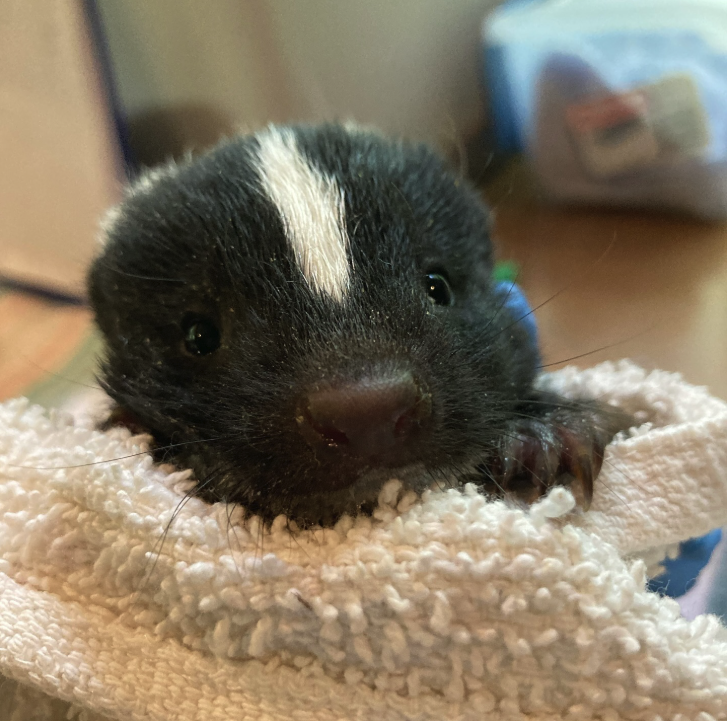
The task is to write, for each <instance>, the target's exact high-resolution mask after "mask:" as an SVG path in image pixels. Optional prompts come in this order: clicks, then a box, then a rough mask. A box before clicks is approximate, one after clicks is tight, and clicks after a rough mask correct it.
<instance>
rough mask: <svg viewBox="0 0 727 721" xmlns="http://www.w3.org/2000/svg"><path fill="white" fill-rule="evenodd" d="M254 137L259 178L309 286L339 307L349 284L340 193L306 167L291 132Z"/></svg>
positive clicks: (328, 180)
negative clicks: (338, 303) (279, 218)
mask: <svg viewBox="0 0 727 721" xmlns="http://www.w3.org/2000/svg"><path fill="white" fill-rule="evenodd" d="M257 137H258V142H259V149H258V172H259V173H260V178H261V180H262V184H263V188H264V190H265V193H266V194H267V195H268V197H269V198H270V199H271V200H272V201H273V203H274V204H275V207H276V208H277V209H278V212H279V213H280V216H281V218H282V219H283V224H284V226H285V234H286V237H287V239H288V243H289V244H290V246H291V248H292V249H293V252H294V253H295V258H296V260H297V262H298V266H299V267H300V269H301V272H302V273H303V276H304V277H305V279H306V281H307V282H308V285H310V287H311V288H313V289H314V290H315V291H317V292H319V293H326V294H327V295H329V296H330V297H331V298H333V299H334V300H336V301H339V302H341V301H342V300H343V298H344V296H345V295H346V293H347V291H348V288H349V283H350V279H351V268H350V265H349V261H348V247H349V239H348V234H347V233H346V217H345V209H344V208H345V206H344V201H343V191H342V190H341V189H340V188H339V186H338V183H337V182H336V180H335V178H332V177H330V176H328V175H324V174H323V173H321V172H320V171H319V170H317V169H316V168H313V167H311V165H310V163H308V162H307V161H306V159H305V157H304V156H303V155H302V153H301V152H300V151H299V149H298V147H297V143H296V138H295V135H294V133H293V132H292V131H291V130H287V129H281V128H274V127H271V128H268V130H266V131H265V132H263V133H261V134H260V135H258V136H257Z"/></svg>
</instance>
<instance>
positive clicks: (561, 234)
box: [0, 0, 727, 612]
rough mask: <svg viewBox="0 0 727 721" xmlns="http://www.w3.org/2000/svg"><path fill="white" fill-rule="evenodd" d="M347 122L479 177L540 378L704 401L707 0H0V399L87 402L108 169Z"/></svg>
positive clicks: (710, 305)
mask: <svg viewBox="0 0 727 721" xmlns="http://www.w3.org/2000/svg"><path fill="white" fill-rule="evenodd" d="M349 119H353V120H356V121H357V122H359V123H363V124H371V125H375V126H378V127H379V128H381V129H383V130H385V131H387V132H389V133H393V134H396V135H403V136H407V137H410V138H415V139H422V140H425V141H427V142H429V143H431V144H433V145H434V146H436V147H437V148H439V149H440V151H441V152H442V153H443V154H444V155H445V156H446V157H447V158H449V159H450V160H451V162H452V165H453V167H454V168H455V170H456V171H457V172H460V173H462V174H463V175H466V176H467V177H468V178H469V179H470V180H471V182H473V183H475V184H476V185H477V186H478V187H479V188H481V190H482V193H483V196H484V197H485V198H486V199H487V200H488V202H489V203H490V205H491V207H492V208H493V209H494V212H495V219H496V222H495V227H494V236H495V242H496V243H497V248H498V257H499V258H500V259H501V261H507V262H508V263H509V264H508V265H507V266H505V267H507V269H508V271H507V272H508V273H510V275H511V277H517V280H518V283H519V284H521V285H522V286H523V288H524V289H525V291H526V293H527V295H528V296H529V298H530V301H531V303H532V305H533V306H535V307H536V308H537V310H536V316H537V321H538V325H539V329H540V334H541V338H542V342H543V345H544V357H545V363H546V364H547V365H548V367H553V368H555V367H557V366H558V365H560V364H563V363H568V362H573V363H576V364H579V365H583V366H585V365H592V364H594V363H596V362H600V361H603V360H607V359H617V358H622V357H630V358H633V359H634V360H635V361H637V362H638V363H640V364H641V365H644V366H646V367H649V368H657V367H658V368H664V369H667V370H672V371H678V372H680V373H682V374H684V376H685V377H686V378H687V380H689V381H690V382H692V383H696V384H703V385H707V386H709V387H710V389H711V390H712V392H713V393H714V394H715V395H717V396H720V397H722V398H727V224H726V222H725V218H727V2H726V1H725V0H557V1H556V0H550V1H549V0H540V1H538V0H517V1H513V2H496V1H495V0H366V2H353V1H350V2H349V0H210V1H209V2H204V3H203V2H199V1H198V0H95V1H93V0H87V1H86V2H83V1H81V0H3V2H1V3H0V158H1V164H0V400H1V399H4V398H9V397H13V396H16V395H21V394H23V395H28V396H29V397H30V398H31V399H32V400H34V401H37V402H39V403H42V404H44V405H46V406H49V407H55V406H60V407H65V408H70V409H72V410H77V409H79V408H83V407H84V405H86V404H88V403H90V402H91V399H92V398H93V397H94V394H95V393H97V391H95V390H94V386H95V380H94V367H95V366H94V364H95V361H94V358H95V355H96V353H97V352H98V346H99V344H98V339H97V338H96V336H95V334H94V331H93V328H92V323H91V318H90V315H89V312H88V310H87V308H86V307H85V305H84V273H85V268H86V266H87V264H88V262H89V260H90V258H91V257H92V256H93V254H94V252H95V247H96V243H97V227H98V221H99V218H100V217H101V216H102V214H103V211H104V209H105V208H107V207H108V206H110V205H111V204H113V203H114V202H115V200H116V199H117V198H118V197H119V192H120V188H121V187H122V186H123V184H124V182H126V180H127V179H129V178H132V177H133V176H135V175H136V174H137V173H138V172H140V170H141V169H142V168H143V167H145V166H152V165H154V164H156V163H158V162H160V161H163V160H165V159H167V158H169V157H179V156H181V155H183V154H184V153H185V152H187V151H193V152H199V151H201V150H203V149H204V148H206V147H208V146H209V145H211V144H213V143H214V142H215V141H216V140H217V139H218V138H220V137H221V136H223V135H226V134H230V133H233V132H236V131H238V130H252V129H256V128H259V127H260V126H262V125H265V124H266V123H269V122H292V121H318V120H349ZM726 555H727V554H726ZM713 565H714V564H713ZM715 593H717V595H719V593H720V592H719V590H718V591H717V592H715ZM692 595H693V596H695V597H697V596H698V598H696V600H694V601H693V605H692V612H695V609H696V610H700V609H701V608H703V607H704V606H705V604H706V603H708V601H707V600H706V598H707V596H706V595H705V593H702V594H701V595H699V594H694V593H693V594H692ZM722 595H723V598H722V601H721V603H723V607H724V608H725V609H727V599H725V598H724V596H725V595H727V594H725V593H724V592H722ZM715 603H717V601H715ZM700 604H701V605H700ZM687 606H688V604H685V608H686V607H687Z"/></svg>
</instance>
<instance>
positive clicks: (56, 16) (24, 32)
mask: <svg viewBox="0 0 727 721" xmlns="http://www.w3.org/2000/svg"><path fill="white" fill-rule="evenodd" d="M105 102H106V96H105V93H104V91H103V88H102V87H101V84H100V81H99V78H98V75H97V73H96V67H95V63H94V57H93V51H92V48H91V44H90V41H89V37H88V33H87V32H86V28H85V25H84V19H83V16H82V13H81V8H80V3H76V2H68V1H67V0H0V276H3V275H4V276H8V277H10V278H12V279H14V280H20V281H23V282H26V283H31V284H37V285H45V286H48V287H51V288H53V289H55V290H58V291H63V292H66V293H73V294H82V293H83V292H84V275H85V272H86V266H87V264H88V262H89V259H90V257H91V255H92V254H93V252H94V248H95V239H96V232H97V221H98V218H99V216H100V215H101V214H102V212H103V211H104V209H105V208H106V207H108V206H109V205H110V204H111V203H113V202H114V201H115V199H116V197H117V191H118V179H119V170H120V168H119V165H118V163H117V160H118V159H117V155H116V137H115V134H114V130H113V128H112V127H111V124H110V122H109V117H108V115H107V113H106V108H105ZM0 322H2V319H0ZM1 351H2V349H0V352H1Z"/></svg>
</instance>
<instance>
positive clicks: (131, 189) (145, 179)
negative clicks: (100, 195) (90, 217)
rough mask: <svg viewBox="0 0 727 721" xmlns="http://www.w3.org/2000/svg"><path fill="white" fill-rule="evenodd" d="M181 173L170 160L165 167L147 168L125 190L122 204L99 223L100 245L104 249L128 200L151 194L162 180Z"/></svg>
mask: <svg viewBox="0 0 727 721" xmlns="http://www.w3.org/2000/svg"><path fill="white" fill-rule="evenodd" d="M178 171H179V168H178V166H177V164H176V163H175V162H174V160H170V161H168V162H167V163H165V164H164V165H159V166H157V167H156V168H147V169H146V170H144V171H143V172H142V173H141V174H140V175H138V176H137V177H136V178H135V179H134V180H133V181H132V182H131V183H129V185H128V186H127V187H126V188H125V189H124V195H123V198H122V200H121V202H120V203H118V204H117V205H113V206H112V207H110V208H109V209H108V210H107V211H106V213H105V214H104V215H103V217H102V218H101V221H100V223H99V229H100V232H99V234H98V241H99V245H101V247H102V248H103V247H104V246H105V245H106V242H107V241H108V238H109V236H110V235H111V234H112V233H113V231H114V228H115V227H116V225H117V224H118V222H119V220H120V219H121V218H122V217H123V215H124V205H125V202H126V200H128V199H129V198H133V197H134V196H136V195H142V194H144V193H150V192H151V191H152V190H153V189H154V188H155V187H156V185H157V184H158V183H159V181H160V180H161V179H162V178H171V177H173V176H174V175H176V174H177V173H178Z"/></svg>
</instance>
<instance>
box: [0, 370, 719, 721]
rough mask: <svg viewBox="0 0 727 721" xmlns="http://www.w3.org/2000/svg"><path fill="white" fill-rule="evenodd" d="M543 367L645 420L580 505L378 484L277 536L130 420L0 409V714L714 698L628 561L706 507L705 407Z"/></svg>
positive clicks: (440, 707)
mask: <svg viewBox="0 0 727 721" xmlns="http://www.w3.org/2000/svg"><path fill="white" fill-rule="evenodd" d="M544 382H546V383H548V384H551V385H553V386H556V387H558V388H560V389H561V390H563V391H566V392H568V394H569V395H573V396H579V395H598V396H601V397H603V398H604V399H612V400H614V401H616V402H618V403H619V404H620V405H622V406H623V407H625V408H626V409H627V410H629V411H631V412H639V413H641V414H642V416H643V420H645V421H648V423H649V424H650V425H649V424H647V425H644V426H642V427H641V428H640V429H639V430H638V432H637V433H636V434H635V435H634V436H633V437H631V438H628V439H619V440H617V441H616V442H615V443H613V444H612V445H611V446H610V447H609V450H608V453H607V456H606V462H605V466H604V471H603V473H602V476H601V477H600V479H599V482H598V484H597V489H596V495H595V498H594V503H593V506H592V510H591V511H589V512H588V513H586V514H583V513H581V512H579V511H578V510H574V508H573V507H574V501H573V497H572V495H571V494H570V492H568V491H566V490H564V489H556V490H555V491H553V492H552V493H551V494H550V496H549V497H548V498H547V499H545V500H544V501H542V502H540V503H539V504H537V505H536V506H535V507H533V508H532V509H531V510H530V511H526V510H522V509H518V508H513V507H509V506H508V505H507V504H506V503H503V502H487V501H486V500H485V499H484V498H483V497H481V496H480V495H478V494H477V492H476V491H475V489H473V488H467V489H466V490H465V491H464V492H462V493H460V492H457V491H447V492H432V493H427V494H425V497H424V498H423V499H421V500H419V499H417V498H416V497H415V496H414V495H413V494H411V493H404V494H402V493H401V491H400V489H399V486H398V484H397V483H396V482H392V483H389V484H388V485H387V487H386V488H385V489H384V490H383V491H382V493H381V498H380V505H379V508H378V510H377V511H376V514H375V518H373V519H370V518H358V519H355V520H352V519H348V518H347V519H343V520H342V521H340V522H339V523H338V525H337V526H336V527H335V528H334V529H328V530H317V531H308V532H302V533H301V532H299V533H296V534H295V535H293V536H291V535H290V534H289V533H288V531H287V530H286V529H285V524H284V521H283V519H279V520H278V521H277V522H276V523H275V524H274V527H273V530H272V532H271V533H269V534H268V533H265V532H263V531H262V529H261V528H260V527H259V525H258V524H257V522H256V521H254V520H253V521H251V522H247V523H244V524H243V523H242V521H241V520H240V514H239V512H237V511H232V513H231V514H230V512H229V510H228V509H226V508H225V507H224V506H207V505H205V504H204V503H202V502H201V501H199V500H197V499H194V498H192V499H190V500H189V501H187V502H184V501H183V497H184V493H185V491H186V490H187V489H188V487H189V485H190V481H189V479H188V476H187V474H186V473H180V472H176V473H175V472H172V471H171V469H168V468H167V469H164V468H158V467H154V466H153V465H152V463H151V460H150V458H149V457H148V456H146V455H134V454H137V453H138V452H139V451H140V450H143V448H144V444H145V440H144V439H143V438H138V437H137V438H129V437H128V433H126V432H123V431H120V430H115V431H113V432H109V433H99V432H97V431H95V430H93V429H92V427H91V425H90V424H88V423H86V424H84V423H78V424H77V425H74V424H73V422H72V420H71V419H69V418H66V417H60V416H51V417H50V418H49V417H48V416H46V415H45V413H44V412H43V411H42V410H41V409H39V408H37V407H30V406H29V405H28V404H27V402H24V401H22V400H17V401H11V402H9V403H6V404H5V405H4V406H0V479H2V481H1V482H0V559H1V560H0V673H1V674H3V675H4V676H6V677H7V678H8V679H13V680H14V681H16V682H19V683H20V684H22V685H20V686H15V684H13V683H11V682H8V681H6V682H5V683H6V685H5V686H1V685H0V712H1V711H2V709H3V703H5V704H6V706H7V708H10V707H11V706H13V704H14V709H15V713H16V716H15V719H17V721H20V720H21V719H22V720H23V721H25V720H26V719H28V718H38V719H44V720H45V719H48V718H58V717H59V716H58V714H61V713H63V714H65V713H66V712H70V713H71V715H73V714H74V713H75V712H79V710H80V709H83V711H80V716H78V718H79V719H81V721H92V720H95V719H99V718H101V717H102V716H104V717H106V718H118V719H124V720H127V719H138V720H139V721H141V720H142V719H144V720H147V719H150V720H162V719H174V720H177V719H178V720H180V721H181V720H183V719H184V720H186V719H220V720H221V719H225V720H226V721H227V720H229V719H250V721H258V720H260V721H262V720H263V719H265V720H267V719H271V720H274V721H278V720H280V721H283V720H287V719H315V720H319V719H320V720H325V721H329V720H330V721H334V720H339V719H362V720H363V719H382V720H383V719H386V720H388V719H417V720H421V721H427V720H429V719H431V720H432V721H434V720H436V721H440V720H441V719H482V718H493V719H499V718H513V717H518V716H519V715H520V714H527V715H528V716H529V717H532V718H537V719H550V718H553V719H555V718H558V719H561V718H569V719H581V718H593V717H597V718H602V719H604V720H605V721H611V719H617V718H628V719H657V718H663V719H675V721H676V719H699V720H700V721H709V720H710V719H711V718H727V631H726V630H725V629H724V628H723V627H721V626H720V625H719V624H718V622H717V621H716V619H715V618H713V617H700V618H698V619H697V620H695V621H693V622H687V621H685V620H683V619H681V618H680V617H679V611H678V607H677V605H676V603H675V602H673V601H670V600H667V599H661V598H659V597H657V596H655V595H652V594H649V593H647V592H646V591H645V590H644V580H645V579H644V564H643V562H642V561H633V560H631V561H627V560H624V556H625V555H626V554H634V553H637V552H639V553H641V552H645V551H647V550H648V549H650V548H652V547H655V546H665V545H669V544H672V543H674V542H677V541H679V540H682V539H684V538H687V537H689V536H694V535H698V534H702V533H704V532H706V531H708V530H709V529H711V528H713V527H715V526H719V525H722V524H724V523H725V522H726V521H727V404H724V403H722V402H720V401H717V400H715V399H713V398H710V397H709V395H708V394H707V393H706V392H705V391H704V390H702V389H698V388H693V387H691V386H689V385H687V384H685V383H684V382H683V381H682V380H681V379H680V378H679V377H678V376H674V375H670V374H666V373H661V372H655V373H651V374H646V373H645V372H644V371H642V370H640V369H638V368H636V367H635V366H633V365H631V364H629V363H626V362H624V363H621V364H618V365H612V364H604V365H601V366H599V367H597V368H595V369H593V370H590V371H585V372H582V371H576V370H572V369H567V370H565V371H562V372H560V373H557V374H554V375H553V376H550V377H549V378H548V379H546V380H545V381H544ZM124 456H126V457H125V458H123V457H124ZM115 458H122V460H119V461H116V462H113V463H103V464H100V465H83V464H93V463H94V462H96V461H98V460H104V459H115ZM69 465H74V466H77V467H75V468H65V469H61V468H59V467H60V466H69ZM18 466H25V468H19V467H18ZM29 466H35V467H43V468H49V469H52V468H58V470H37V468H36V469H32V468H29ZM171 519H173V523H171V525H170V520H171ZM0 683H1V681H0ZM40 692H42V694H47V695H48V696H50V697H52V698H54V699H62V700H63V701H64V702H68V703H70V704H71V705H70V706H69V705H68V703H61V702H60V701H51V700H49V699H48V698H45V697H44V696H42V695H41V693H40ZM11 696H12V699H11V700H10V701H8V700H7V699H8V698H10V697H11ZM8 713H11V712H10V711H8ZM31 713H32V714H33V715H32V716H30V715H29V714H31ZM24 714H25V715H24ZM98 714H100V716H99V715H98Z"/></svg>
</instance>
